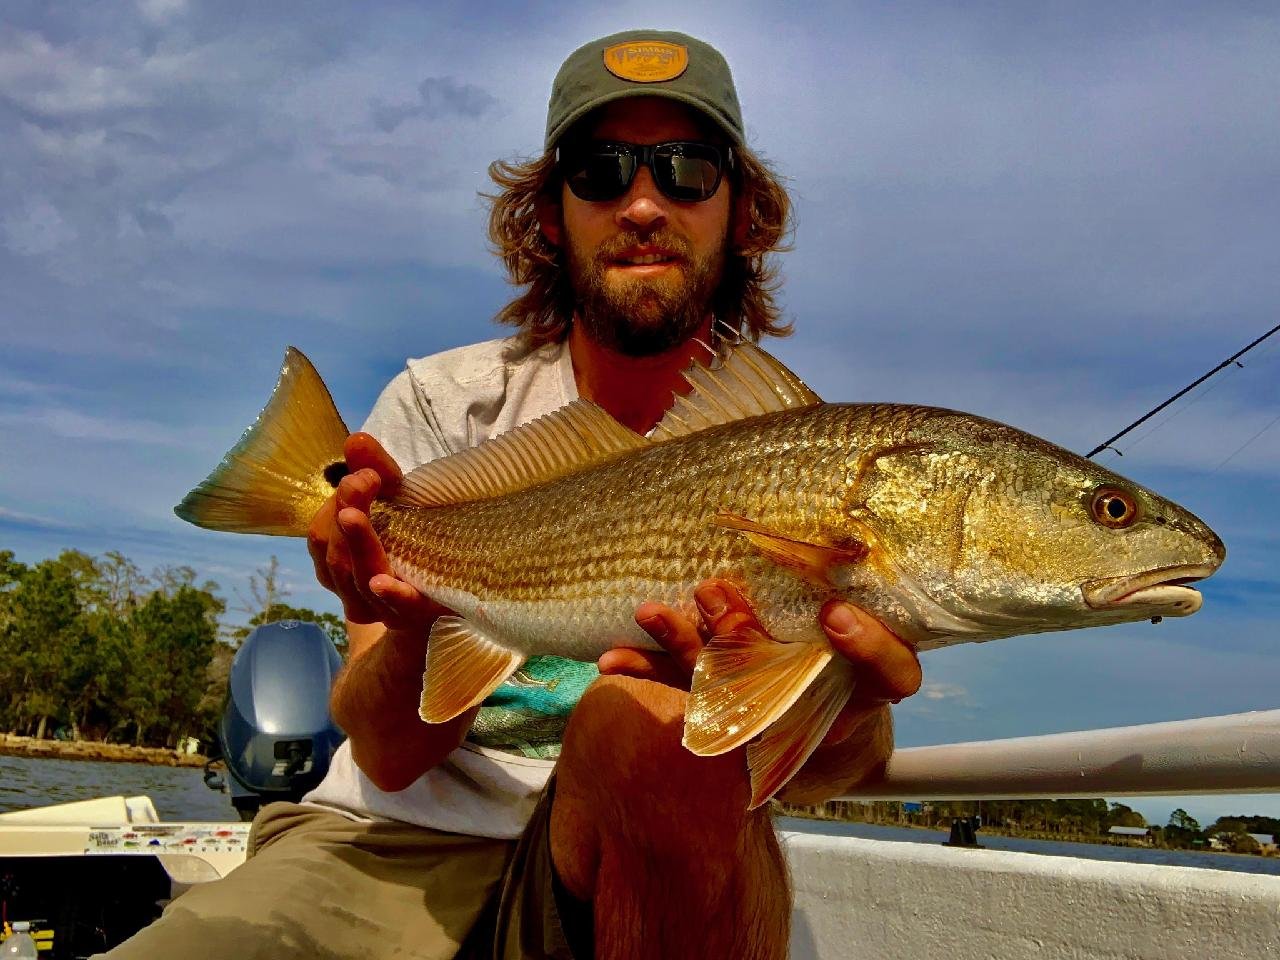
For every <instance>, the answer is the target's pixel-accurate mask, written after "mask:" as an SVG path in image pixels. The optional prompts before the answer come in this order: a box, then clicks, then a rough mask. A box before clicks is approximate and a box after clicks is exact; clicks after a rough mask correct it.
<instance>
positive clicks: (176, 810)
mask: <svg viewBox="0 0 1280 960" xmlns="http://www.w3.org/2000/svg"><path fill="white" fill-rule="evenodd" d="M113 794H122V795H124V796H126V797H130V796H134V795H136V794H146V795H147V796H149V797H150V798H151V800H152V802H153V803H154V804H155V805H156V810H157V811H159V813H160V819H162V820H235V819H237V815H236V812H235V809H234V808H233V807H232V806H231V800H230V799H229V798H228V796H227V794H225V793H215V792H214V791H212V790H210V789H209V788H208V787H206V786H205V785H204V781H203V779H202V778H201V772H200V770H199V769H198V768H195V767H152V766H148V765H146V764H141V763H95V762H92V761H88V760H29V759H25V758H22V757H0V812H4V811H5V810H18V809H24V808H26V807H42V806H46V805H48V804H51V803H67V802H70V801H72V800H91V799H92V798H94V797H103V796H111V795H113ZM778 826H779V827H781V828H782V829H784V830H797V831H803V832H805V833H819V834H827V835H829V836H838V837H863V838H865V839H869V840H901V841H906V842H908V843H935V844H936V843H941V842H942V841H943V840H945V839H947V833H946V832H945V831H942V830H913V829H910V828H907V827H889V826H881V825H878V824H871V823H843V822H839V821H834V820H800V819H795V818H792V817H783V818H781V819H780V820H779V821H778ZM978 841H979V842H980V843H981V844H982V845H983V846H985V847H987V848H988V849H991V850H1017V851H1020V852H1023V853H1040V854H1046V855H1048V856H1057V857H1083V858H1085V859H1089V860H1122V861H1126V862H1129V863H1164V864H1173V865H1175V866H1182V867H1207V868H1210V869H1214V870H1234V871H1237V872H1240V873H1266V874H1272V875H1275V876H1280V858H1276V857H1245V856H1233V855H1231V854H1224V853H1201V852H1195V851H1190V850H1152V849H1148V848H1146V847H1111V846H1106V845H1103V844H1096V843H1070V842H1066V841H1056V840H1027V839H1024V838H1022V837H1000V836H996V835H994V834H987V833H981V832H980V833H979V834H978Z"/></svg>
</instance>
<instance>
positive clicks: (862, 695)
mask: <svg viewBox="0 0 1280 960" xmlns="http://www.w3.org/2000/svg"><path fill="white" fill-rule="evenodd" d="M819 619H820V622H821V624H822V628H823V630H825V631H826V634H827V637H828V638H829V639H830V641H831V645H832V646H833V647H834V648H835V649H836V651H837V652H838V653H840V654H842V655H843V656H845V657H847V658H848V659H849V660H851V661H853V663H854V664H855V665H856V666H858V667H859V668H860V669H859V671H858V688H857V690H856V691H855V693H854V699H853V700H851V701H850V702H851V703H853V704H860V705H862V706H866V705H867V704H868V703H875V702H885V701H893V702H897V701H898V700H901V699H903V698H904V697H909V696H911V695H912V694H913V693H915V692H916V691H917V690H919V689H920V681H921V673H920V660H919V658H918V657H917V656H916V652H915V650H913V649H912V648H911V647H910V646H909V645H908V644H906V643H904V642H903V641H902V640H900V639H899V638H898V637H897V636H895V635H894V634H893V633H891V632H890V631H889V630H888V629H886V628H885V626H884V625H883V624H881V623H880V622H879V621H878V620H876V619H875V618H874V617H872V616H871V615H870V614H868V613H867V612H866V611H864V610H860V609H858V608H857V607H855V606H853V605H852V604H848V603H843V602H841V601H837V600H833V601H829V602H828V603H827V604H826V606H824V607H823V608H822V613H821V615H820V618H819Z"/></svg>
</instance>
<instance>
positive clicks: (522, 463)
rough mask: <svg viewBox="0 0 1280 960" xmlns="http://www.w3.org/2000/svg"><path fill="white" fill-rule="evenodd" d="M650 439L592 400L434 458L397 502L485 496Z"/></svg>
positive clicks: (440, 502)
mask: <svg viewBox="0 0 1280 960" xmlns="http://www.w3.org/2000/svg"><path fill="white" fill-rule="evenodd" d="M648 445H649V441H648V440H646V439H645V438H644V437H642V436H640V435H639V434H638V433H635V432H634V431H632V430H628V429H627V428H626V427H624V426H623V425H622V424H620V423H619V422H618V421H617V420H615V419H613V417H611V416H609V414H607V413H605V411H604V410H602V409H601V408H600V407H598V406H596V405H595V404H594V403H592V402H591V401H589V400H575V401H574V402H573V403H570V404H568V405H567V406H564V407H561V408H560V409H559V410H556V411H554V412H553V413H549V414H547V415H546V416H543V417H539V418H538V419H537V420H534V421H531V422H530V423H526V424H524V425H523V426H520V427H517V428H516V429H514V430H510V431H508V432H507V433H504V434H502V435H501V436H498V437H494V438H493V439H492V440H486V441H485V442H484V443H482V444H480V445H479V446H478V447H472V448H471V449H470V450H463V451H461V452H459V453H455V454H453V455H452V456H448V457H443V458H441V459H439V460H432V461H431V462H429V463H424V464H423V465H422V466H420V467H417V468H416V469H414V470H412V471H411V472H410V473H409V474H408V475H406V476H405V478H404V481H403V483H402V484H401V487H400V491H399V493H397V494H396V497H395V502H396V503H400V504H403V505H409V506H417V507H440V506H444V505H446V504H451V503H465V502H467V501H471V500H484V499H487V498H489V497H497V496H501V495H502V494H504V493H512V492H514V491H516V490H523V489H525V488H526V487H531V486H533V485H534V484H538V483H543V482H545V481H547V480H553V479H555V478H556V477H562V476H565V475H566V474H570V473H576V472H577V471H578V470H581V469H582V468H583V467H587V466H590V465H592V464H596V463H600V462H602V461H604V460H607V459H609V458H611V457H613V456H615V455H616V454H619V453H622V452H624V451H626V450H635V449H638V448H640V447H646V446H648Z"/></svg>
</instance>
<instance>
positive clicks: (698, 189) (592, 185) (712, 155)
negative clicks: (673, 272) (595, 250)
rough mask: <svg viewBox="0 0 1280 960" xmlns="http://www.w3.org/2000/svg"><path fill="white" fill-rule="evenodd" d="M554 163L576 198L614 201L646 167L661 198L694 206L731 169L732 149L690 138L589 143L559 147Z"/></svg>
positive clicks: (709, 195) (709, 193)
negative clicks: (643, 167) (646, 141)
mask: <svg viewBox="0 0 1280 960" xmlns="http://www.w3.org/2000/svg"><path fill="white" fill-rule="evenodd" d="M556 162H557V163H558V164H559V167H560V172H561V174H562V175H563V176H564V179H565V183H567V184H568V185H569V189H570V190H571V191H572V192H573V195H574V196H575V197H577V198H578V199H579V200H587V201H590V202H593V203H594V202H599V201H602V200H616V199H617V198H618V197H620V196H622V195H623V194H624V193H626V192H627V190H628V188H629V187H630V186H631V181H632V180H634V179H635V177H636V171H637V170H639V169H640V167H642V166H645V167H648V168H649V172H650V173H651V174H653V180H654V182H655V183H656V184H657V185H658V189H659V190H661V191H662V192H663V193H664V194H666V195H667V196H668V197H670V198H671V199H672V200H680V201H683V202H685V203H693V202H697V201H701V200H710V199H711V198H712V197H713V196H715V193H716V190H717V189H718V188H719V186H720V178H721V177H722V176H723V175H724V171H725V169H726V168H729V169H732V168H733V151H732V150H731V149H730V148H729V147H725V148H724V149H721V148H720V147H717V146H715V145H714V144H711V143H700V142H698V141H695V140H672V141H669V142H668V143H653V144H641V143H623V142H621V141H616V140H590V141H587V142H585V143H582V144H578V145H575V146H570V147H561V148H560V149H558V150H557V151H556Z"/></svg>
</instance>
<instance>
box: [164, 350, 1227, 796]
mask: <svg viewBox="0 0 1280 960" xmlns="http://www.w3.org/2000/svg"><path fill="white" fill-rule="evenodd" d="M686 376H687V378H688V379H689V382H690V385H691V386H692V387H693V390H692V392H691V393H689V394H688V395H686V396H681V397H676V398H674V402H673V406H672V409H671V411H670V412H669V413H668V414H667V416H666V417H664V419H663V421H662V422H661V423H659V425H658V426H657V427H656V428H655V430H654V431H653V434H652V435H651V438H650V439H645V438H642V437H639V436H637V435H635V434H633V433H631V432H630V431H628V430H627V429H626V428H625V427H622V426H621V425H620V424H618V423H617V422H616V421H614V420H612V418H610V417H609V415H608V414H607V413H605V412H604V411H603V410H601V409H600V408H599V407H595V406H594V405H592V404H590V403H586V402H585V401H578V402H576V403H573V404H570V405H568V406H566V407H564V408H562V409H561V410H559V411H556V412H554V413H552V414H549V415H548V416H546V417H543V418H541V419H540V420H538V421H535V422H533V423H531V424H527V425H525V426H523V427H519V428H517V429H516V430H513V431H511V432H509V433H507V434H503V435H502V436H500V437H497V438H494V439H493V440H490V441H487V442H486V443H484V444H482V445H480V446H479V447H477V448H474V449H472V450H467V451H463V452H461V453H458V454H455V455H453V456H450V457H446V458H444V459H443V460H439V461H435V462H433V463H430V464H425V465H423V466H421V467H419V468H417V469H416V470H414V471H411V472H410V473H409V474H407V475H406V476H405V477H404V480H403V483H402V485H401V488H400V490H399V492H398V493H397V495H396V497H395V498H394V499H393V500H391V501H389V502H379V503H376V504H375V505H374V506H373V508H372V510H371V511H370V516H371V520H372V523H373V526H374V529H375V531H376V532H377V534H378V536H379V538H380V539H381V541H382V543H383V545H384V547H385V548H386V550H387V553H388V557H389V560H390V563H391V565H392V569H393V570H394V571H395V572H396V573H397V574H398V575H399V576H401V577H402V578H403V579H405V580H407V581H409V582H410V583H412V584H414V585H415V586H416V587H417V588H418V589H419V590H421V591H422V592H423V593H426V594H428V595H429V596H432V597H434V598H435V599H436V600H437V601H439V602H440V603H441V604H443V605H444V606H445V607H447V608H449V609H450V610H452V611H454V613H455V614H456V615H453V616H443V617H440V618H438V619H437V620H436V621H435V623H434V625H433V626H432V628H431V636H430V639H429V643H428V647H427V651H428V652H427V664H426V672H425V680H424V688H423V696H422V706H421V714H422V717H423V719H424V720H427V721H428V722H442V721H444V720H447V719H449V718H451V717H454V716H457V715H458V714H460V713H462V712H463V711H465V710H466V709H468V708H469V707H470V706H473V705H475V704H477V703H479V702H481V701H482V700H483V699H484V698H485V697H486V696H487V695H488V694H489V692H490V691H492V690H493V689H494V688H495V687H496V686H497V685H498V684H500V683H501V682H502V681H503V680H504V679H506V678H507V677H509V676H510V675H511V674H512V673H513V672H514V671H515V670H517V669H518V668H519V666H520V664H521V663H523V662H524V660H525V659H526V658H528V657H530V656H534V655H546V654H551V655H559V656H564V657H572V658H578V659H587V660H593V659H595V658H596V657H598V656H599V655H600V654H601V653H603V652H604V651H605V650H607V649H609V648H611V647H613V646H615V645H618V644H619V643H625V644H626V645H630V646H642V647H650V648H654V647H656V646H657V645H656V644H655V643H654V641H653V640H652V639H651V638H650V637H649V635H648V634H647V633H645V632H644V631H643V630H641V629H640V628H639V627H638V626H637V625H636V623H635V621H634V616H633V615H634V611H635V608H636V607H637V605H639V604H640V603H641V602H643V601H646V600H655V601H660V602H663V603H667V604H669V605H671V606H674V607H675V608H677V609H678V610H680V611H682V612H683V613H685V614H686V615H687V616H689V617H696V616H697V613H696V608H695V606H694V604H693V591H694V589H695V587H696V586H697V584H698V583H699V582H701V581H702V580H704V579H706V578H708V577H713V576H716V577H725V578H728V579H730V580H733V581H735V582H737V583H738V584H739V585H740V586H741V587H742V588H743V590H744V591H745V593H746V594H747V595H748V596H749V597H750V599H751V601H752V603H753V605H754V607H755V611H756V613H757V615H758V617H759V621H760V623H761V624H762V625H763V628H764V630H765V631H767V632H760V631H759V630H757V629H755V628H750V629H746V628H744V629H742V630H740V631H738V632H736V633H732V634H729V635H727V636H717V637H715V638H713V639H712V640H711V641H710V642H709V643H708V644H707V645H706V646H705V647H704V649H703V650H702V652H701V653H700V654H699V656H698V662H697V668H696V670H695V671H694V676H693V684H692V689H691V691H690V695H689V701H688V707H687V708H686V712H685V730H684V742H685V745H686V746H687V747H688V748H689V749H690V750H692V751H693V752H695V753H698V754H702V755H714V754H718V753H724V752H726V751H728V750H732V749H735V748H737V747H740V746H742V745H744V744H749V747H748V750H747V757H748V764H749V766H750V770H751V779H752V801H751V803H752V805H753V806H758V805H759V804H761V803H763V802H765V800H767V799H768V798H769V797H770V796H772V795H773V794H774V793H775V792H776V791H777V790H778V789H779V788H780V787H781V786H782V785H783V784H784V783H785V782H786V781H787V780H788V779H789V778H790V777H791V776H793V775H794V773H795V772H796V771H797V770H798V769H799V768H800V765H801V764H803V763H804V761H805V759H806V758H807V757H808V756H809V755H810V753H811V752H812V751H813V750H814V749H815V748H816V746H817V745H818V743H819V742H821V740H822V737H823V736H824V735H825V733H826V731H827V730H828V729H829V727H830V725H831V723H832V722H833V721H834V719H835V717H836V715H837V714H838V712H839V711H840V709H841V708H842V706H843V705H844V703H845V702H846V701H847V700H848V699H849V696H850V695H851V692H852V690H853V687H854V685H855V684H856V676H857V674H856V671H855V668H854V667H853V665H852V664H851V663H850V662H849V661H847V660H845V659H844V658H843V657H840V656H838V655H836V654H835V653H834V651H833V650H832V648H831V645H830V642H829V641H828V639H827V637H826V635H825V634H824V633H823V632H822V631H821V630H820V629H819V627H818V613H819V610H820V609H821V606H822V604H823V603H824V602H826V601H827V600H828V599H830V598H839V599H843V600H847V601H851V602H853V603H855V604H857V605H859V606H861V607H862V608H863V609H865V610H866V611H867V612H869V613H870V614H871V615H872V616H874V617H875V618H876V619H878V620H879V621H881V622H882V623H883V624H885V626H887V627H888V628H889V629H890V630H892V631H893V632H894V633H896V634H897V635H898V636H899V637H901V638H902V639H903V640H905V641H907V642H909V643H911V644H914V645H915V647H916V649H918V650H927V649H931V648H934V647H939V646H945V645H948V644H953V643H961V642H969V641H982V640H990V639H994V638H997V637H1007V636H1013V635H1015V634H1027V633H1041V632H1045V631H1050V630H1067V629H1072V628H1076V627H1083V626H1091V625H1105V624H1114V623H1123V622H1128V621H1134V620H1141V619H1147V618H1153V619H1157V620H1158V619H1160V618H1162V617H1172V616H1186V615H1188V614H1190V613H1194V612H1195V611H1196V610H1197V609H1199V606H1200V595H1199V593H1197V592H1196V591H1195V590H1193V589H1191V588H1190V587H1188V586H1187V585H1186V584H1187V583H1188V582H1189V581H1193V580H1199V579H1203V578H1204V577H1207V576H1209V575H1210V574H1212V573H1213V572H1214V571H1215V570H1216V569H1217V567H1218V566H1219V565H1220V564H1221V563H1222V561H1223V559H1224V557H1225V549H1224V548H1223V546H1222V542H1221V541H1220V540H1219V539H1218V538H1217V536H1216V535H1215V534H1214V533H1213V531H1212V530H1210V529H1209V528H1208V527H1207V526H1206V525H1205V524H1204V522H1203V521H1201V520H1200V519H1199V518H1197V517H1195V516H1194V515H1192V514H1191V513H1189V512H1188V511H1186V510H1184V509H1183V508H1182V507H1179V506H1178V505H1177V504H1174V503H1172V502H1170V501H1169V500H1166V499H1164V498H1162V497H1160V496H1159V495H1158V494H1156V493H1154V492H1152V491H1150V490H1147V489H1145V488H1143V487H1141V486H1140V485H1138V484H1135V483H1133V482H1132V481H1129V480H1126V479H1125V478H1123V477H1120V476H1118V475H1117V474H1114V473H1112V472H1111V471H1109V470H1107V469H1105V468H1104V467H1101V466H1099V465H1098V464H1095V463H1093V462H1092V461H1089V460H1086V459H1084V458H1082V457H1079V456H1076V455H1075V454H1073V453H1071V452H1069V451H1066V450H1063V449H1061V448H1059V447H1056V446H1054V445H1052V444H1050V443H1047V442H1046V441H1044V440H1041V439H1039V438H1037V437H1033V436H1031V435H1029V434H1026V433H1023V432H1021V431H1018V430H1015V429H1014V428H1012V427H1007V426H1005V425H1003V424H998V423H995V422H993V421H990V420H985V419H983V418H981V417H975V416H972V415H969V414H964V413H957V412H954V411H949V410H941V409H935V408H930V407H919V406H909V405H896V404H825V403H822V402H821V400H820V399H819V398H818V397H817V396H816V395H815V394H813V392H812V391H810V390H809V389H808V388H807V387H805V386H804V384H803V382H802V381H800V380H799V378H798V377H796V376H795V374H794V373H792V372H791V371H789V370H787V369H786V368H785V367H783V366H782V365H781V364H780V363H778V362H777V361H776V360H775V359H774V358H772V357H770V356H769V355H768V354H766V353H764V352H763V351H761V350H759V349H758V348H756V347H754V346H753V345H751V344H745V343H744V344H739V345H738V346H736V347H735V349H734V350H733V351H732V352H731V353H730V354H729V355H728V356H727V357H726V358H724V363H723V366H722V367H719V368H716V369H714V370H713V369H707V368H697V367H695V368H692V369H691V370H690V371H689V373H688V374H687V375H686ZM345 436H346V428H345V426H343V425H342V421H341V418H340V417H339V416H338V413H337V411H336V409H335V408H334V407H333V402H332V399H331V398H330V397H329V395H328V391H327V390H326V389H325V387H324V384H323V382H322V381H321V380H320V378H319V375H318V374H316V372H315V370H314V368H312V367H311V365H310V363H309V362H307V361H306V359H305V358H304V357H302V355H301V354H299V353H297V352H296V351H292V350H291V351H290V352H289V353H288V354H286V361H285V365H284V369H283V370H282V374H281V379H280V382H279V383H278V384H277V387H276V391H275V393H274V394H273V396H272V399H271V401H270V402H269V403H268V405H267V408H266V409H264V411H263V413H262V415H261V416H260V417H259V419H258V422H257V423H256V424H255V425H254V426H253V427H252V428H250V430H249V431H247V432H246V434H245V436H244V437H243V438H242V439H241V441H240V443H239V444H238V445H237V446H236V447H235V448H234V449H233V450H232V451H231V452H230V453H229V454H228V455H227V457H226V458H224V460H223V462H222V464H220V465H219V467H218V468H217V469H216V470H215V471H214V473H213V474H211V475H210V477H209V479H207V480H206V481H205V482H204V483H203V484H201V485H200V486H199V487H197V488H196V489H195V490H193V491H192V492H191V493H190V494H188V496H187V498H186V499H185V500H184V501H183V503H182V504H181V505H179V507H178V513H179V515H180V516H182V517H184V518H185V519H189V520H191V521H192V522H194V523H197V524H200V525H202V526H208V527H212V528H214V529H223V530H234V531H243V532H256V533H274V534H284V535H291V536H304V535H305V534H306V532H307V527H308V525H309V523H310V520H311V518H312V517H313V516H314V515H315V513H316V511H317V510H318V509H319V508H320V506H321V505H322V504H323V503H324V502H325V499H326V498H327V497H328V496H329V491H330V490H331V489H332V488H331V486H329V485H328V484H327V483H326V481H325V479H324V478H325V477H328V476H330V475H331V473H332V471H333V468H334V465H335V461H338V460H340V459H341V450H342V441H343V439H344V438H345ZM339 466H340V464H339Z"/></svg>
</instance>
